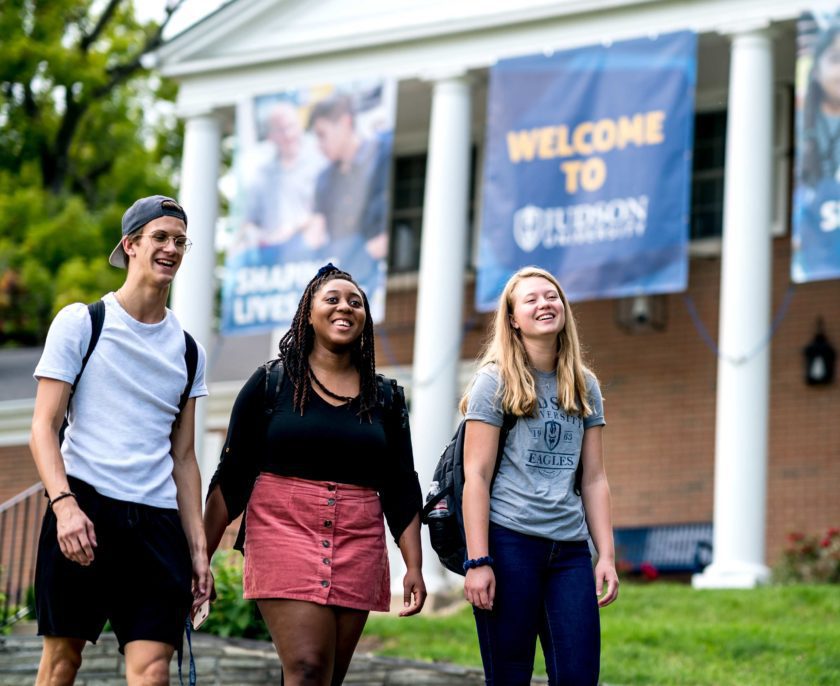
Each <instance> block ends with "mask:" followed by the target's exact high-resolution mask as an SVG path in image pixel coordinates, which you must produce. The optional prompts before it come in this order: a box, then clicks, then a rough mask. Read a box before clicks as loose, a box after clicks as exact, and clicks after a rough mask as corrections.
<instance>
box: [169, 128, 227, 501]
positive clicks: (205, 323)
mask: <svg viewBox="0 0 840 686" xmlns="http://www.w3.org/2000/svg"><path fill="white" fill-rule="evenodd" d="M221 140H222V134H221V125H220V123H219V121H218V119H216V118H215V117H214V116H212V115H210V114H201V115H197V116H192V117H190V118H188V119H187V122H186V127H185V131H184V157H183V161H182V164H181V192H180V195H179V198H178V200H179V201H180V202H181V204H182V205H183V207H184V210H185V211H186V213H187V220H188V225H187V235H188V236H189V237H190V240H191V241H192V243H193V245H192V248H191V249H190V252H189V253H187V255H186V257H185V258H184V261H183V262H182V264H181V268H180V269H179V270H178V276H177V277H176V278H175V283H174V284H173V289H172V309H173V311H174V312H175V315H176V316H177V317H178V319H179V321H180V322H181V325H182V326H183V327H184V329H186V330H187V331H189V332H190V333H191V334H192V336H193V338H195V340H197V341H198V342H199V343H201V345H202V346H204V349H205V350H206V351H207V354H208V356H209V355H210V354H211V353H212V331H211V324H212V321H213V298H214V281H213V270H214V268H215V264H216V247H215V238H216V218H217V216H218V212H219V200H218V191H217V186H218V179H219V159H220V156H221ZM206 402H207V401H206V399H200V400H199V401H198V402H197V404H196V416H195V449H196V455H198V465H199V469H200V470H201V483H202V487H203V489H206V488H207V484H208V483H209V481H210V477H211V476H212V475H213V470H214V469H215V466H216V462H217V460H218V457H219V456H218V455H209V454H205V453H204V450H203V448H204V431H205V423H206V422H205V420H206V416H207V406H206Z"/></svg>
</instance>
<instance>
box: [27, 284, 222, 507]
mask: <svg viewBox="0 0 840 686" xmlns="http://www.w3.org/2000/svg"><path fill="white" fill-rule="evenodd" d="M102 299H103V300H104V301H105V321H104V323H103V325H102V333H101V334H100V336H99V341H98V342H97V344H96V348H94V351H93V354H92V355H91V356H90V359H89V360H88V363H87V366H86V367H85V371H84V373H83V374H82V377H81V379H80V380H79V385H78V386H77V387H76V393H75V395H74V396H73V399H72V401H71V402H70V412H69V424H68V427H67V431H66V432H65V435H64V443H63V444H62V446H61V454H62V456H63V457H64V465H65V469H66V471H67V474H68V475H69V476H73V477H76V478H77V479H81V480H82V481H85V482H86V483H88V484H90V485H91V486H93V487H94V488H95V489H96V490H97V491H98V492H99V493H101V494H102V495H105V496H108V497H109V498H116V499H118V500H125V501H128V502H134V503H142V504H144V505H152V506H154V507H164V508H177V501H176V488H175V481H174V480H173V478H172V466H173V462H172V455H171V450H172V448H171V443H170V434H171V432H172V424H173V422H174V420H175V418H176V416H177V415H178V403H179V401H180V399H181V393H183V391H184V386H186V384H187V367H186V363H185V360H184V351H185V348H186V343H185V342H184V332H183V329H182V328H181V325H180V323H179V322H178V320H177V319H176V317H175V315H174V314H173V313H172V312H171V311H170V310H168V309H167V310H166V316H165V318H164V319H163V321H160V322H158V323H156V324H143V323H142V322H138V321H137V320H136V319H134V318H133V317H132V316H131V315H130V314H128V312H126V311H125V310H124V309H123V308H122V306H121V305H120V304H119V302H118V301H117V299H116V297H115V296H114V294H113V293H108V294H107V295H105V296H104V297H103V298H102ZM90 334H91V324H90V314H89V313H88V309H87V306H86V305H84V304H82V303H75V304H73V305H68V306H67V307H65V308H64V309H62V310H61V311H60V312H59V313H58V314H57V315H56V317H55V319H54V320H53V323H52V324H51V325H50V330H49V333H48V334H47V342H46V345H45V347H44V353H43V355H42V356H41V359H40V361H39V362H38V366H37V367H36V368H35V375H34V376H35V378H36V379H41V378H48V379H58V380H60V381H66V382H67V383H69V384H72V383H73V381H74V380H75V379H76V374H78V372H79V369H80V368H81V365H82V358H83V357H84V355H85V353H86V352H87V347H88V342H89V341H90ZM205 362H206V355H205V352H204V348H202V346H201V345H200V344H198V364H197V366H196V372H195V380H194V381H193V385H192V389H191V390H190V393H189V397H190V398H198V397H201V396H205V395H207V386H206V384H205V381H204V368H205Z"/></svg>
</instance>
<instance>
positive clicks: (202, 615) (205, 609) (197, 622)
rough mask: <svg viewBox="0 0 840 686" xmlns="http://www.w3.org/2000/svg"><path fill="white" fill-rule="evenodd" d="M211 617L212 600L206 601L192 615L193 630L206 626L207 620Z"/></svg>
mask: <svg viewBox="0 0 840 686" xmlns="http://www.w3.org/2000/svg"><path fill="white" fill-rule="evenodd" d="M209 616H210V600H209V599H208V600H205V601H204V602H203V603H201V605H199V606H198V607H197V608H196V609H195V610H194V611H193V615H192V625H193V629H199V628H201V625H202V624H204V622H205V620H206V619H207V618H208V617H209Z"/></svg>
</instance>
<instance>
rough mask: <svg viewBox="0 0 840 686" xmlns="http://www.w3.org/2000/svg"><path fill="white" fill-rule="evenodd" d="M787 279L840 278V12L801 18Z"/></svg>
mask: <svg viewBox="0 0 840 686" xmlns="http://www.w3.org/2000/svg"><path fill="white" fill-rule="evenodd" d="M797 43H798V46H797V47H798V56H797V60H796V183H795V188H794V193H793V203H792V221H791V227H792V230H791V240H792V248H793V250H792V257H791V279H792V280H793V281H794V282H795V283H806V282H808V281H822V280H824V279H837V278H840V11H837V10H835V11H834V12H816V11H815V12H811V13H806V14H804V15H803V16H802V17H800V19H799V32H798V41H797Z"/></svg>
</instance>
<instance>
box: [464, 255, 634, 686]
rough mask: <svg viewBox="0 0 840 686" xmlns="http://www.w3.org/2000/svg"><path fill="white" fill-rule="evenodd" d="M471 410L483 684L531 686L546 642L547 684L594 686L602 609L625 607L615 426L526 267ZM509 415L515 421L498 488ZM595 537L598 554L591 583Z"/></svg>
mask: <svg viewBox="0 0 840 686" xmlns="http://www.w3.org/2000/svg"><path fill="white" fill-rule="evenodd" d="M461 410H462V412H464V415H465V417H466V419H467V426H466V433H465V443H464V472H465V485H464V498H463V507H464V523H465V527H466V534H467V553H468V559H467V561H466V562H465V563H464V568H465V570H466V578H465V581H464V594H465V595H466V598H467V600H468V601H469V602H470V603H471V604H472V605H473V607H474V614H475V621H476V628H477V630H478V638H479V644H480V648H481V657H482V661H483V663H484V672H485V678H486V683H487V684H496V685H498V686H502V685H503V686H518V685H519V684H523V685H524V684H529V683H530V680H531V674H532V672H533V667H534V653H535V650H536V641H537V637H538V636H539V639H540V642H541V644H542V647H543V653H544V655H545V660H546V670H547V672H548V677H549V683H551V684H586V685H593V686H594V685H595V684H597V683H598V674H599V667H600V622H599V606H600V607H604V606H606V605H608V604H610V603H611V602H613V601H614V600H615V599H616V597H617V595H618V575H617V574H616V570H615V552H614V546H613V533H612V521H611V513H610V489H609V485H608V483H607V477H606V473H605V471H604V456H603V445H602V432H603V426H604V424H605V421H604V414H603V405H602V400H601V391H600V389H599V386H598V381H597V379H596V378H595V376H594V375H593V374H592V372H590V371H589V370H588V369H587V368H586V367H585V366H584V365H583V362H582V359H581V352H580V344H579V342H578V337H577V330H576V328H575V321H574V318H573V316H572V311H571V308H570V307H569V303H568V301H567V300H566V296H565V294H564V293H563V290H562V289H561V288H560V284H559V283H558V282H557V280H556V279H555V278H554V277H553V276H552V275H551V274H550V273H548V272H547V271H545V270H543V269H539V268H536V267H526V268H525V269H521V270H520V271H518V272H517V273H516V274H514V275H513V276H512V277H511V278H510V280H509V281H508V282H507V284H506V285H505V288H504V291H503V292H502V295H501V297H500V299H499V307H498V311H497V313H496V318H495V321H494V325H493V329H492V334H491V339H490V341H489V343H488V345H487V348H486V351H485V352H484V354H483V357H482V359H481V365H480V368H479V371H478V372H477V374H476V376H475V379H474V380H473V383H472V386H471V387H470V389H469V391H468V392H467V394H466V395H465V396H464V398H463V400H462V401H461ZM505 415H513V416H515V417H516V420H517V421H516V423H515V424H514V425H513V427H512V428H511V430H510V433H509V434H508V437H507V440H506V443H505V447H504V452H503V456H502V459H501V463H500V467H499V471H498V474H497V475H496V477H495V480H494V476H493V473H494V466H495V461H496V453H497V446H498V443H499V432H500V427H501V426H502V424H503V423H504V418H505ZM576 477H577V483H576ZM589 538H591V539H592V542H593V544H594V546H595V549H596V550H597V552H598V559H597V564H596V565H595V568H594V574H593V568H592V559H591V555H590V552H589V546H588V543H587V541H588V539H589Z"/></svg>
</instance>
